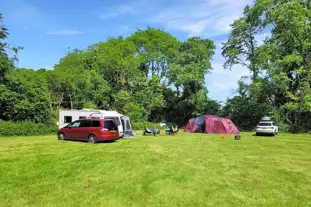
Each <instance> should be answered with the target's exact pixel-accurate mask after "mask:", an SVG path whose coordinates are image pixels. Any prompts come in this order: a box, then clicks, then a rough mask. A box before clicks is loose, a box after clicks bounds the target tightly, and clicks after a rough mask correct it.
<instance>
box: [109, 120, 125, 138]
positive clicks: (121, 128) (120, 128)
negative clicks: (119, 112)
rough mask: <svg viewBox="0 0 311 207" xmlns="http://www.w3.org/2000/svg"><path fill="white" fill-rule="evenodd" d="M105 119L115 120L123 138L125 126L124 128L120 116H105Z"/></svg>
mask: <svg viewBox="0 0 311 207" xmlns="http://www.w3.org/2000/svg"><path fill="white" fill-rule="evenodd" d="M105 119H111V120H113V121H114V122H115V123H116V124H117V126H118V131H119V134H120V137H121V136H123V126H122V123H121V119H120V117H119V116H105Z"/></svg>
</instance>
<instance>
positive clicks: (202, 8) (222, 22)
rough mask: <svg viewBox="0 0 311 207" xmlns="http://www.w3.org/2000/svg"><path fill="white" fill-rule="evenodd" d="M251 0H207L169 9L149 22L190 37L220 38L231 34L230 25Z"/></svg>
mask: <svg viewBox="0 0 311 207" xmlns="http://www.w3.org/2000/svg"><path fill="white" fill-rule="evenodd" d="M250 3H252V1H251V0H239V1H232V0H220V1H219V0H205V1H202V0H201V1H200V0H197V1H196V2H193V1H188V2H187V3H185V2H183V4H179V5H174V6H171V7H168V8H166V9H164V10H162V11H161V12H159V13H157V14H156V15H153V16H151V15H150V16H149V18H148V19H147V21H149V22H152V23H158V24H162V25H164V26H165V27H167V28H169V29H173V30H179V31H183V32H186V33H188V34H189V36H219V35H224V34H228V33H229V32H230V24H231V23H233V21H234V20H235V19H237V18H238V17H240V16H241V14H242V12H243V8H244V7H245V6H246V5H247V4H250Z"/></svg>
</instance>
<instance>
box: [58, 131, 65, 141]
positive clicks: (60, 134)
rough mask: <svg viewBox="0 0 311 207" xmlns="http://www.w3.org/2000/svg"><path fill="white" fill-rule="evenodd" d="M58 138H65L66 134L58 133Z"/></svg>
mask: <svg viewBox="0 0 311 207" xmlns="http://www.w3.org/2000/svg"><path fill="white" fill-rule="evenodd" d="M58 140H65V134H64V133H62V132H61V133H59V134H58Z"/></svg>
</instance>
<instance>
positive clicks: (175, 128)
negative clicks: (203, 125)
mask: <svg viewBox="0 0 311 207" xmlns="http://www.w3.org/2000/svg"><path fill="white" fill-rule="evenodd" d="M177 132H178V126H175V127H173V126H172V129H171V133H172V134H177Z"/></svg>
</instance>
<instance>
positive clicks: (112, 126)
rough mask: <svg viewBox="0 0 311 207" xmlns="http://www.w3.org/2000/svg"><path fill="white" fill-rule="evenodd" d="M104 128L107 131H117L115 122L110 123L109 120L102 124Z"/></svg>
mask: <svg viewBox="0 0 311 207" xmlns="http://www.w3.org/2000/svg"><path fill="white" fill-rule="evenodd" d="M104 128H106V129H108V130H117V129H118V127H117V125H116V124H115V122H114V121H110V120H106V121H105V122H104Z"/></svg>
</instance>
